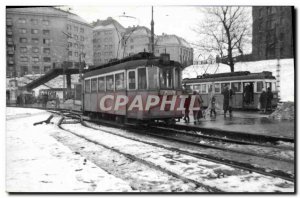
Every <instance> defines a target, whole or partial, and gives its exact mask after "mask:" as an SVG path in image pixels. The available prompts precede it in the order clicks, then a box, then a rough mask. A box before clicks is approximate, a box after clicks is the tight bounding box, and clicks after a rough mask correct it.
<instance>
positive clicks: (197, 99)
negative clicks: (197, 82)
mask: <svg viewBox="0 0 300 198" xmlns="http://www.w3.org/2000/svg"><path fill="white" fill-rule="evenodd" d="M193 95H194V97H195V102H194V108H196V109H197V108H199V109H198V110H193V116H194V124H196V122H197V121H198V122H199V112H200V107H201V98H200V95H199V94H198V93H197V91H194V92H193Z"/></svg>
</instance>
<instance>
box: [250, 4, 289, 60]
mask: <svg viewBox="0 0 300 198" xmlns="http://www.w3.org/2000/svg"><path fill="white" fill-rule="evenodd" d="M292 13H293V7H291V6H254V7H253V8H252V17H253V28H252V29H253V34H252V35H253V38H252V55H253V59H254V60H266V59H276V58H293V57H294V54H293V18H292V17H293V16H292Z"/></svg>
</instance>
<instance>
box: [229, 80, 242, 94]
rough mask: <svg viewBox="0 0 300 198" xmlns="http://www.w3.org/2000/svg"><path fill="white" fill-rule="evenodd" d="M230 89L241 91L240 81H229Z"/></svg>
mask: <svg viewBox="0 0 300 198" xmlns="http://www.w3.org/2000/svg"><path fill="white" fill-rule="evenodd" d="M231 89H232V90H233V91H234V92H242V83H241V82H233V83H231Z"/></svg>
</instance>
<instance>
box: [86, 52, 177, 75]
mask: <svg viewBox="0 0 300 198" xmlns="http://www.w3.org/2000/svg"><path fill="white" fill-rule="evenodd" d="M139 66H146V67H147V66H158V67H182V65H181V64H180V63H179V62H176V61H172V60H170V61H167V62H164V61H163V59H162V56H161V57H155V56H153V55H152V54H151V53H147V52H142V53H139V54H136V55H134V56H131V57H127V58H125V59H122V60H117V61H114V62H111V63H107V64H105V65H100V66H98V67H95V68H92V69H90V70H88V71H86V72H85V74H84V78H86V77H90V76H95V75H99V74H105V73H109V72H114V71H118V70H124V69H135V68H137V67H139Z"/></svg>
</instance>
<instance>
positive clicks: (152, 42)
mask: <svg viewBox="0 0 300 198" xmlns="http://www.w3.org/2000/svg"><path fill="white" fill-rule="evenodd" d="M151 52H152V53H153V55H154V21H153V6H152V19H151Z"/></svg>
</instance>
